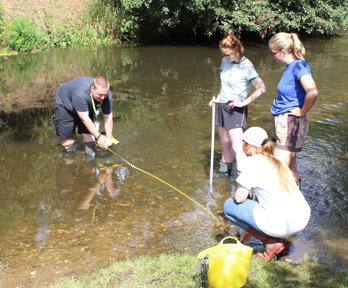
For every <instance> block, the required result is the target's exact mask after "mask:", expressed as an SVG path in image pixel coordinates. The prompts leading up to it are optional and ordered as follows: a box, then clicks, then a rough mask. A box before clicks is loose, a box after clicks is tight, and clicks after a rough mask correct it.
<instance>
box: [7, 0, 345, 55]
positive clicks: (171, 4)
mask: <svg viewBox="0 0 348 288" xmlns="http://www.w3.org/2000/svg"><path fill="white" fill-rule="evenodd" d="M0 3H1V2H0ZM86 3H87V4H86V7H85V10H84V13H82V16H81V19H79V21H71V19H69V18H58V20H56V17H53V16H51V18H50V19H47V20H46V23H45V25H46V28H45V30H44V31H40V29H39V28H38V27H35V25H34V24H32V23H31V22H30V20H29V19H28V18H27V17H25V16H13V15H12V16H11V18H10V19H9V20H8V21H5V20H4V13H6V12H7V8H6V7H5V6H4V5H3V4H1V7H0V40H1V48H2V54H7V53H8V51H16V52H27V51H32V50H35V49H44V48H47V47H69V46H76V45H80V46H82V45H99V44H110V43H114V42H118V43H120V42H122V41H129V40H136V39H140V40H141V39H143V38H145V37H147V38H149V37H150V39H152V40H153V39H155V38H156V37H174V36H182V35H185V36H190V37H200V38H201V37H212V36H214V35H221V33H222V32H223V31H225V30H226V29H230V30H232V31H234V33H236V34H238V35H241V36H245V35H247V36H253V37H254V38H255V37H257V38H259V39H267V38H269V37H270V36H271V35H273V34H274V33H276V32H278V31H291V32H298V33H299V34H304V35H310V36H318V35H322V36H334V35H338V34H340V33H344V32H345V29H346V25H347V20H346V19H347V2H346V1H345V0H328V1H326V0H315V1H313V0H280V1H279V0H277V1H275V0H258V1H255V0H243V1H241V0H238V1H225V0H187V1H169V0H91V1H89V2H86ZM48 18H49V17H48ZM5 22H7V23H5Z"/></svg>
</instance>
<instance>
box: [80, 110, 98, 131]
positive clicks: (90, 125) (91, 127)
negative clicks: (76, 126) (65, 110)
mask: <svg viewBox="0 0 348 288" xmlns="http://www.w3.org/2000/svg"><path fill="white" fill-rule="evenodd" d="M76 112H77V115H78V116H79V117H80V119H81V121H82V123H83V124H84V125H85V126H86V128H87V129H88V131H89V133H91V135H92V136H94V138H97V137H98V136H99V131H98V130H97V128H96V127H95V125H94V123H93V122H92V119H91V118H89V113H88V111H84V112H80V111H76Z"/></svg>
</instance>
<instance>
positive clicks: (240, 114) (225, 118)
mask: <svg viewBox="0 0 348 288" xmlns="http://www.w3.org/2000/svg"><path fill="white" fill-rule="evenodd" d="M229 103H230V102H227V103H219V105H218V109H217V113H216V117H215V124H216V125H217V126H221V127H224V128H226V129H228V130H229V129H234V128H243V129H244V130H245V129H246V128H247V118H248V107H247V106H244V107H234V108H233V109H231V108H229V107H228V104H229Z"/></svg>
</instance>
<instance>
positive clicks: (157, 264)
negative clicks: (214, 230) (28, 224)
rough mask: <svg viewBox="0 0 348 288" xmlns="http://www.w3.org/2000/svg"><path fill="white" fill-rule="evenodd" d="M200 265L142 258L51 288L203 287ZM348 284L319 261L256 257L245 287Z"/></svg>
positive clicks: (184, 259) (190, 259)
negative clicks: (199, 274) (197, 272)
mask: <svg viewBox="0 0 348 288" xmlns="http://www.w3.org/2000/svg"><path fill="white" fill-rule="evenodd" d="M196 264H197V258H196V256H195V255H189V254H168V255H165V254H162V255H160V256H154V257H149V256H138V257H132V258H129V259H126V260H123V261H119V262H118V261H117V262H114V263H112V264H110V265H109V266H108V267H106V268H100V269H98V270H96V271H95V272H93V273H90V274H87V275H76V276H73V277H70V278H68V279H65V280H62V281H61V282H57V283H55V284H54V285H52V286H50V287H51V288H63V287H64V288H85V287H117V288H126V287H127V288H130V287H132V288H136V287H144V288H145V287H153V288H155V287H158V288H159V287H161V288H162V287H183V288H186V287H199V285H198V280H197V278H196ZM347 283H348V272H347V271H346V270H338V269H336V270H332V269H330V267H328V266H326V265H323V264H320V263H319V261H318V260H317V259H315V258H314V259H305V260H304V261H303V262H302V263H300V264H293V263H290V262H287V261H282V260H278V261H264V260H261V259H259V258H257V257H256V256H255V255H253V256H252V258H251V262H250V268H249V275H248V282H247V284H246V286H245V287H246V288H247V287H252V288H256V287H260V288H261V287H262V288H263V287H265V288H267V287H272V288H275V287H286V288H290V287H294V288H295V287H296V288H301V287H303V288H304V287H318V288H319V287H320V288H326V287H327V288H329V287H330V288H335V287H337V288H343V287H347Z"/></svg>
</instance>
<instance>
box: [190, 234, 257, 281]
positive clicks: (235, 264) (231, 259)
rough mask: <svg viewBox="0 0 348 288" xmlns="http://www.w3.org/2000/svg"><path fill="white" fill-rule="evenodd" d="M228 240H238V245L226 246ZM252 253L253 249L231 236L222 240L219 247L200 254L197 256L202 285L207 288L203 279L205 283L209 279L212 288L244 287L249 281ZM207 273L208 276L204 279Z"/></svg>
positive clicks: (229, 244) (230, 244)
mask: <svg viewBox="0 0 348 288" xmlns="http://www.w3.org/2000/svg"><path fill="white" fill-rule="evenodd" d="M228 238H231V239H234V240H236V243H226V244H224V241H225V240H226V239H228ZM252 252H253V249H252V248H251V247H248V246H246V245H243V244H242V243H240V242H239V240H238V239H237V238H236V237H230V236H229V237H225V238H224V239H222V240H221V242H220V243H219V244H218V245H216V246H214V247H211V248H208V249H206V250H204V251H202V252H200V253H199V254H198V256H197V257H198V261H199V266H200V268H198V270H200V275H199V276H198V277H199V278H200V282H201V283H200V284H201V285H202V286H205V285H206V284H205V285H204V283H203V284H202V278H203V281H204V278H207V282H208V285H209V287H212V288H237V287H243V286H244V285H245V283H246V281H247V277H248V270H249V264H250V258H251V255H252ZM204 270H205V272H204ZM198 272H199V271H198ZM206 272H207V276H206V277H204V273H206Z"/></svg>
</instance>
